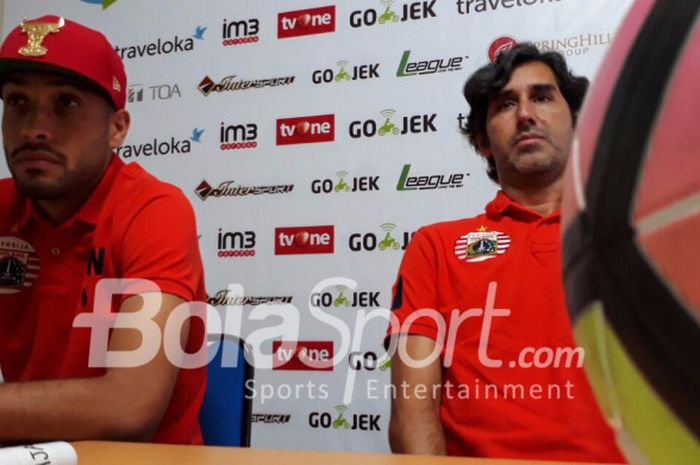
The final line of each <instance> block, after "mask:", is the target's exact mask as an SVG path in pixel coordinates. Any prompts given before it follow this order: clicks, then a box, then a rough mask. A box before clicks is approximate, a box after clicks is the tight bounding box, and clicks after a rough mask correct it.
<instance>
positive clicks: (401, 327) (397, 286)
mask: <svg viewBox="0 0 700 465" xmlns="http://www.w3.org/2000/svg"><path fill="white" fill-rule="evenodd" d="M436 266H437V252H436V249H435V245H434V243H433V242H432V241H431V240H430V237H429V235H428V233H427V232H426V230H425V228H421V229H419V230H418V231H417V232H416V234H415V235H414V236H413V239H411V242H410V244H409V245H408V247H407V248H406V252H405V253H404V256H403V259H402V261H401V266H400V268H399V273H398V277H397V278H396V282H395V283H394V286H393V292H392V295H393V298H392V307H391V310H392V318H391V323H390V325H389V329H388V330H387V338H388V337H389V336H394V335H396V334H416V335H421V336H427V337H430V338H431V339H437V338H438V334H439V326H438V320H440V319H442V316H441V315H440V313H439V310H438V296H437V269H436ZM386 342H387V340H385V344H386Z"/></svg>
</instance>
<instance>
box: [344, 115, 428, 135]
mask: <svg viewBox="0 0 700 465" xmlns="http://www.w3.org/2000/svg"><path fill="white" fill-rule="evenodd" d="M379 114H380V115H382V118H381V119H380V120H379V122H377V121H375V120H373V119H368V120H364V121H361V120H357V121H353V122H351V123H350V127H349V128H348V132H349V133H350V137H352V138H353V139H359V138H362V137H374V136H375V135H377V134H379V135H380V136H386V135H390V134H391V135H395V136H396V135H399V134H400V135H402V136H403V135H406V134H422V133H427V132H437V128H436V127H435V118H436V117H437V113H431V114H419V115H409V116H403V117H401V121H400V122H399V125H398V126H397V125H396V124H395V123H394V120H395V118H394V115H395V114H396V112H395V111H394V110H392V109H391V108H387V109H385V110H382V111H380V112H379Z"/></svg>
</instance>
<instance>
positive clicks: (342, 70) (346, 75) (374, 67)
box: [311, 60, 379, 84]
mask: <svg viewBox="0 0 700 465" xmlns="http://www.w3.org/2000/svg"><path fill="white" fill-rule="evenodd" d="M348 65H349V63H348V62H347V61H345V60H340V61H339V62H338V70H337V71H333V70H332V69H331V68H326V69H317V70H315V71H314V72H313V74H311V82H313V83H314V84H327V83H329V82H333V81H335V82H349V81H358V80H366V79H376V78H378V77H379V63H372V64H366V65H354V66H352V67H348Z"/></svg>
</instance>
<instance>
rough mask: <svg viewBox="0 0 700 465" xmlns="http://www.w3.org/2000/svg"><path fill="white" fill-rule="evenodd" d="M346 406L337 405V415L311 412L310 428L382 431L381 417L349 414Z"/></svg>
mask: <svg viewBox="0 0 700 465" xmlns="http://www.w3.org/2000/svg"><path fill="white" fill-rule="evenodd" d="M347 410H348V407H347V406H346V405H337V406H336V407H335V414H330V413H328V412H311V413H310V414H309V426H310V427H311V428H324V429H328V428H333V429H344V430H351V431H381V428H380V427H379V419H380V418H381V415H375V414H366V413H363V414H357V413H354V414H352V415H348V414H347Z"/></svg>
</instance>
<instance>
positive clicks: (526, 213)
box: [486, 190, 561, 220]
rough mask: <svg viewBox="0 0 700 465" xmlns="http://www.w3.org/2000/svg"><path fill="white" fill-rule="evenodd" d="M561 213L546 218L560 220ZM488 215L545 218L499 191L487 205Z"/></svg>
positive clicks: (554, 213) (557, 212)
mask: <svg viewBox="0 0 700 465" xmlns="http://www.w3.org/2000/svg"><path fill="white" fill-rule="evenodd" d="M560 212H561V210H556V211H555V212H553V213H551V214H550V215H547V216H546V218H558V217H559V216H560ZM486 214H487V215H488V216H492V217H500V216H511V217H518V218H524V219H534V220H539V219H543V218H545V217H543V216H542V215H540V214H539V213H537V212H536V211H534V210H530V209H529V208H527V207H524V206H522V205H520V204H519V203H516V202H514V201H513V200H511V198H510V197H508V196H507V195H506V194H505V192H503V191H502V190H499V191H498V193H497V194H496V198H495V199H493V200H492V201H491V202H489V203H488V205H486Z"/></svg>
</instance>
